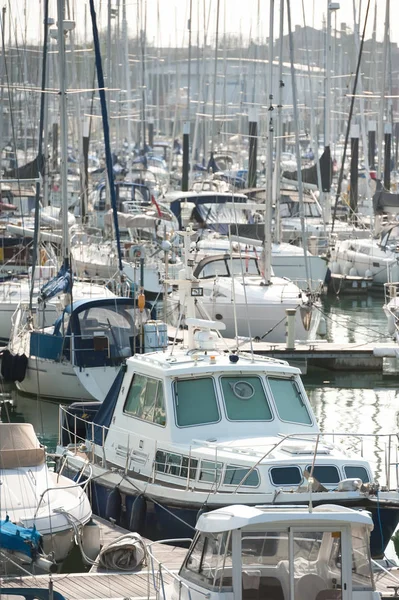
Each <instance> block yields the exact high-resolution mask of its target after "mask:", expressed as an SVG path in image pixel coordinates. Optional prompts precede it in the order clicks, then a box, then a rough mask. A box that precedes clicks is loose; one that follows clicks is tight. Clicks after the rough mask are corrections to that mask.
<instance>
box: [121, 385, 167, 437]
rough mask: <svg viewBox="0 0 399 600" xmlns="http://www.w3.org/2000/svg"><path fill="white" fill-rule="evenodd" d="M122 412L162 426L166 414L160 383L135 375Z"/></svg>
mask: <svg viewBox="0 0 399 600" xmlns="http://www.w3.org/2000/svg"><path fill="white" fill-rule="evenodd" d="M124 412H125V413H127V414H128V415H131V416H132V417H137V418H138V419H143V420H144V421H150V422H151V423H157V425H163V426H164V425H165V423H166V413H165V400H164V395H163V383H162V381H158V379H152V377H146V376H145V375H139V374H138V373H136V374H135V375H134V376H133V381H132V384H131V386H130V389H129V392H128V395H127V398H126V401H125V406H124Z"/></svg>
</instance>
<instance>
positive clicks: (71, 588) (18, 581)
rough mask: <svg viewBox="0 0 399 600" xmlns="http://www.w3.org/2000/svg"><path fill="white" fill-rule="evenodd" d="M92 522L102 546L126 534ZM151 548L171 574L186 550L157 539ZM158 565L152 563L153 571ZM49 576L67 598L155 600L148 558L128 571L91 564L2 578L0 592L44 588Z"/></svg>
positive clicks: (103, 522) (168, 578) (168, 577)
mask: <svg viewBox="0 0 399 600" xmlns="http://www.w3.org/2000/svg"><path fill="white" fill-rule="evenodd" d="M94 521H95V522H96V523H98V525H99V526H100V539H101V543H102V544H103V545H108V544H109V543H111V542H113V541H115V540H116V539H117V538H118V537H120V536H121V535H124V534H126V533H129V532H128V531H126V530H125V529H122V528H121V527H118V526H114V525H112V524H111V523H109V522H108V521H106V520H105V519H101V518H99V517H95V518H94ZM146 541H147V542H148V541H149V540H146ZM151 550H152V553H153V554H154V556H155V558H156V561H157V563H158V564H159V562H161V563H162V565H164V566H165V567H166V568H167V569H168V570H169V571H171V572H172V573H177V572H178V570H179V569H180V566H181V564H182V562H183V559H184V557H185V556H186V553H187V550H186V549H185V548H179V547H177V546H170V545H165V544H160V543H157V542H156V543H154V544H152V546H151ZM158 564H156V565H154V571H155V572H157V569H158ZM50 578H51V579H52V582H53V589H54V591H56V592H60V593H61V594H62V595H63V596H64V597H65V598H67V600H100V599H107V600H110V599H115V600H116V599H119V598H129V599H130V598H131V599H134V600H155V596H156V590H155V588H154V581H153V576H152V570H151V562H150V561H148V564H144V565H141V566H140V567H138V568H136V569H134V570H133V571H129V572H120V571H119V572H115V571H103V570H101V569H100V568H98V567H97V566H95V567H92V568H91V570H90V572H89V573H70V574H56V575H36V576H22V577H3V578H0V595H1V596H2V597H3V594H4V595H6V594H5V593H4V591H3V590H4V588H48V586H49V581H50ZM171 581H172V576H171V575H169V574H168V573H165V572H164V582H165V583H170V582H171ZM10 598H11V596H10Z"/></svg>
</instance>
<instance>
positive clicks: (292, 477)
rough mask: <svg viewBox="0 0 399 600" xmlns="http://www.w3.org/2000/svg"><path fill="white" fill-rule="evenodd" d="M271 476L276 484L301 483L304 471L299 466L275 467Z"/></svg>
mask: <svg viewBox="0 0 399 600" xmlns="http://www.w3.org/2000/svg"><path fill="white" fill-rule="evenodd" d="M270 477H271V480H272V483H273V484H274V485H299V484H300V483H302V473H301V470H300V469H299V468H298V467H273V469H270Z"/></svg>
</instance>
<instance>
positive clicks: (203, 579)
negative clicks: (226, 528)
mask: <svg viewBox="0 0 399 600" xmlns="http://www.w3.org/2000/svg"><path fill="white" fill-rule="evenodd" d="M180 575H181V576H182V577H184V578H185V579H187V580H189V581H193V582H196V583H201V584H202V585H203V586H204V587H206V588H208V589H216V590H219V589H220V588H223V589H224V591H226V589H230V590H231V586H232V560H231V536H230V533H229V532H228V533H217V534H207V535H204V534H201V535H200V536H199V537H198V538H197V540H196V542H195V543H194V546H193V549H192V550H191V552H190V554H189V556H188V558H187V560H186V562H185V564H184V565H183V567H182V568H181V570H180Z"/></svg>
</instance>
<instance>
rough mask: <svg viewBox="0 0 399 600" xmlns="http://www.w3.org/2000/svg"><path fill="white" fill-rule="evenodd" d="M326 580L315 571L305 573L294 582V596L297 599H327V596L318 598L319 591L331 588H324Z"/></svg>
mask: <svg viewBox="0 0 399 600" xmlns="http://www.w3.org/2000/svg"><path fill="white" fill-rule="evenodd" d="M326 585H327V583H326V581H325V580H324V579H323V578H322V577H320V575H317V574H316V573H306V574H305V575H302V577H300V578H299V579H298V581H297V582H296V584H295V597H296V598H297V600H329V598H319V595H320V593H323V592H329V591H333V590H326Z"/></svg>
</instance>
